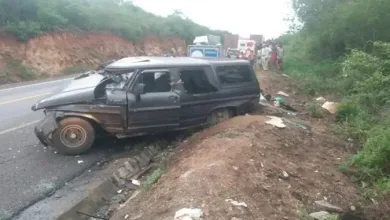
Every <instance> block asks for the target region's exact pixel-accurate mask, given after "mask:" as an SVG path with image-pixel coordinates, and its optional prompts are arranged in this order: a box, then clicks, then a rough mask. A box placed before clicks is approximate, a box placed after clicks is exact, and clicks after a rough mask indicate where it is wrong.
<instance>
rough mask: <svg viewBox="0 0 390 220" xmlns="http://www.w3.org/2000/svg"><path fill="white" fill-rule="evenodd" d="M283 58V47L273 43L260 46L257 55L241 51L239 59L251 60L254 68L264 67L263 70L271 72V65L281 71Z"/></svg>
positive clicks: (250, 51) (249, 50) (248, 51)
mask: <svg viewBox="0 0 390 220" xmlns="http://www.w3.org/2000/svg"><path fill="white" fill-rule="evenodd" d="M283 56H284V49H283V47H282V45H281V44H280V43H277V44H275V43H272V42H271V43H266V44H264V45H260V46H258V48H257V51H256V53H255V52H254V51H253V50H251V49H248V50H246V51H245V52H243V51H241V52H240V54H239V55H238V56H237V58H238V59H246V60H249V61H250V62H251V64H252V66H253V67H256V65H257V66H258V67H259V68H260V67H262V68H263V70H269V66H270V65H272V66H274V67H276V68H277V69H278V70H281V68H282V61H283ZM229 57H230V56H229Z"/></svg>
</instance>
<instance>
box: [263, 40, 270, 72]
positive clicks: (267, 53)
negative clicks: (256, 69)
mask: <svg viewBox="0 0 390 220" xmlns="http://www.w3.org/2000/svg"><path fill="white" fill-rule="evenodd" d="M270 54H271V49H270V47H269V46H268V45H266V46H265V47H264V48H263V49H262V50H261V63H262V66H263V70H265V71H267V70H268V64H269V58H270Z"/></svg>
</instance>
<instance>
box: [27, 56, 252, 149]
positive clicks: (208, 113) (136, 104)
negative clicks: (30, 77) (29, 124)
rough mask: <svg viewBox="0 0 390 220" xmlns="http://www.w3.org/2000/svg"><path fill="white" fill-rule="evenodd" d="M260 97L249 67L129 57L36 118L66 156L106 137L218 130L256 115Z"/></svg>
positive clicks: (44, 103)
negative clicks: (196, 128) (235, 119)
mask: <svg viewBox="0 0 390 220" xmlns="http://www.w3.org/2000/svg"><path fill="white" fill-rule="evenodd" d="M259 98H260V87H259V83H258V81H257V78H256V75H255V72H254V70H253V69H252V67H251V65H250V63H249V62H248V61H245V60H230V59H202V58H189V57H177V58H176V57H129V58H124V59H121V60H118V61H114V62H109V63H107V65H104V66H103V67H102V68H100V69H99V70H97V71H91V72H89V73H84V74H82V75H80V76H78V77H76V78H75V79H74V80H72V81H71V83H70V84H69V85H68V86H67V87H66V88H65V89H64V90H63V91H62V92H60V93H58V94H55V95H53V96H50V97H48V98H45V99H43V100H40V101H39V102H38V103H36V104H35V105H34V106H32V110H33V111H37V110H41V109H43V110H44V114H45V118H44V119H43V120H42V121H41V122H40V123H39V124H38V125H37V126H36V127H35V134H36V136H37V137H38V139H39V140H40V141H41V142H42V144H43V145H45V146H52V147H55V148H57V149H58V150H59V152H61V153H63V154H70V155H74V154H80V153H83V152H85V151H86V150H88V149H89V148H90V147H91V146H92V145H93V143H94V141H95V137H97V136H99V135H100V134H103V133H108V134H110V135H114V136H116V137H118V138H125V137H132V136H138V135H144V134H154V133H158V132H166V131H172V130H180V129H186V128H190V127H194V126H201V125H204V124H215V123H218V122H220V121H221V120H225V119H228V118H230V117H233V116H235V115H240V114H245V113H247V112H249V111H251V109H253V108H254V107H255V106H256V105H257V104H258V103H259Z"/></svg>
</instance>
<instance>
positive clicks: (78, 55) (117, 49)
mask: <svg viewBox="0 0 390 220" xmlns="http://www.w3.org/2000/svg"><path fill="white" fill-rule="evenodd" d="M223 33H225V32H223V31H215V30H210V29H208V28H207V27H205V26H202V25H199V24H196V23H194V22H193V21H191V20H189V19H188V18H186V17H185V16H184V15H182V14H181V13H180V12H175V13H173V14H172V15H170V16H168V17H160V16H156V15H154V14H151V13H149V12H146V11H144V10H142V9H141V8H139V7H137V6H135V5H133V4H132V3H131V2H124V1H122V0H56V1H51V0H29V1H24V0H0V84H4V83H8V82H14V81H21V80H29V79H34V78H40V77H46V76H53V75H59V74H66V73H73V72H80V71H82V70H85V69H89V68H91V67H95V66H96V65H98V64H99V63H100V62H102V61H105V60H107V59H115V58H120V57H124V56H136V55H161V54H162V53H163V52H164V51H169V52H174V53H176V54H177V55H183V54H184V53H185V50H186V43H189V42H191V41H192V40H193V39H194V37H195V36H199V35H204V34H216V35H222V34H223Z"/></svg>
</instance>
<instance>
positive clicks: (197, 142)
mask: <svg viewBox="0 0 390 220" xmlns="http://www.w3.org/2000/svg"><path fill="white" fill-rule="evenodd" d="M260 79H261V84H262V85H263V86H262V89H263V90H264V91H266V92H268V93H271V94H276V93H277V92H278V91H279V90H283V91H285V92H289V93H291V94H292V97H290V98H288V99H287V101H288V102H290V103H291V105H293V106H294V107H295V108H297V109H298V110H300V111H303V112H304V111H305V109H304V107H303V106H302V105H301V104H299V102H300V100H308V99H307V97H305V96H299V94H297V93H294V89H293V87H292V86H291V87H290V86H289V84H290V83H289V82H288V78H285V77H282V76H281V75H276V74H271V73H262V74H261V75H260ZM289 88H291V89H289ZM263 112H265V113H267V114H268V113H273V111H269V110H268V109H265V110H263ZM307 117H308V116H307V115H305V114H304V115H298V116H297V118H300V119H302V118H303V119H304V118H307ZM267 120H268V118H267V117H266V116H264V115H247V116H239V117H236V118H233V119H231V120H229V121H225V122H223V123H220V124H218V125H217V126H215V127H212V128H209V129H205V130H203V131H201V132H199V133H197V134H195V135H194V136H192V137H191V138H190V139H189V140H188V141H187V142H183V143H182V144H181V146H180V147H179V149H180V152H179V153H178V154H177V155H176V156H174V158H173V159H172V160H171V161H170V163H169V168H168V170H167V172H166V173H165V174H164V175H163V176H162V177H161V178H160V179H159V181H158V182H157V183H156V184H155V185H153V186H152V187H151V188H150V189H149V190H148V191H144V192H142V193H141V194H140V195H139V196H137V197H136V198H135V199H133V200H132V201H131V202H129V203H126V206H125V207H123V208H122V209H120V210H119V211H118V212H117V213H116V214H115V215H114V216H113V217H112V218H111V219H114V220H119V219H124V216H126V215H129V217H128V218H127V219H142V220H147V219H161V220H165V219H167V220H168V219H169V220H171V219H173V216H174V214H175V212H176V211H177V210H179V209H181V208H201V209H202V210H203V212H204V214H205V218H204V219H207V220H214V219H215V220H217V219H218V220H219V219H231V218H233V217H236V218H239V219H243V220H244V219H254V220H255V219H256V220H260V219H264V220H270V219H290V220H291V219H301V215H302V214H301V211H302V207H304V208H305V209H306V210H307V211H320V210H317V209H315V206H314V205H313V203H314V201H317V200H324V199H325V200H327V201H328V202H329V203H331V204H333V205H337V206H339V207H341V208H343V209H345V210H349V209H350V207H351V206H355V207H361V206H363V204H361V203H360V201H361V200H360V198H359V196H358V192H357V190H356V188H355V185H354V184H353V183H351V182H350V181H349V177H348V176H346V175H344V174H342V173H341V172H339V171H338V169H337V168H338V167H339V165H340V164H341V163H342V161H343V160H344V159H345V158H346V157H347V156H348V155H349V154H348V152H347V150H346V146H347V143H346V142H344V141H342V140H340V139H338V138H336V137H334V136H332V135H330V134H329V132H328V128H327V125H323V124H321V123H323V122H322V121H321V120H317V119H310V118H309V121H310V122H307V123H310V124H311V126H312V127H313V130H312V132H309V131H306V130H304V129H302V128H298V127H292V126H289V125H288V127H287V128H284V129H278V128H275V127H273V126H271V125H268V124H266V123H265V122H266V121H267ZM292 120H295V121H297V120H296V119H294V118H293V119H292ZM301 121H302V120H301ZM283 171H285V172H287V173H288V174H289V177H288V178H287V179H284V178H281V175H282V173H283ZM227 199H233V200H235V201H238V202H245V203H246V204H247V205H248V207H247V208H245V207H236V206H233V205H232V204H231V203H230V202H227V201H226V200H227ZM370 219H381V218H370ZM383 219H385V218H383Z"/></svg>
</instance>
